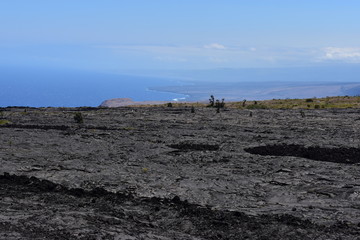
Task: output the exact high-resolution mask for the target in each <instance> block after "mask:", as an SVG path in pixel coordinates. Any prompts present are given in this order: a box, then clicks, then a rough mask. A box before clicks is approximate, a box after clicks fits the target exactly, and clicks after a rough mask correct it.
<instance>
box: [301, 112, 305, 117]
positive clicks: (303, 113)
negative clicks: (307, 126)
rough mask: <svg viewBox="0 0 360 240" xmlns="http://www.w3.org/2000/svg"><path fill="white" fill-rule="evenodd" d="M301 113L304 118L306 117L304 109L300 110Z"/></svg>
mask: <svg viewBox="0 0 360 240" xmlns="http://www.w3.org/2000/svg"><path fill="white" fill-rule="evenodd" d="M300 115H301V117H302V118H304V117H305V112H304V111H303V110H300Z"/></svg>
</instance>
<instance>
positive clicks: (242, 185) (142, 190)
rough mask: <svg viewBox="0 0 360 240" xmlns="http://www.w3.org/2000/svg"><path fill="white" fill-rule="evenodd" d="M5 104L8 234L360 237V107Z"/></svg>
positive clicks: (3, 181) (1, 227)
mask: <svg viewBox="0 0 360 240" xmlns="http://www.w3.org/2000/svg"><path fill="white" fill-rule="evenodd" d="M0 110H1V111H2V113H1V115H0V117H1V118H2V119H3V120H4V119H6V120H7V121H10V123H8V122H7V121H3V124H2V125H0V142H1V145H0V166H1V168H0V189H1V191H0V200H1V201H0V238H1V239H349V240H350V239H351V240H353V239H360V150H359V149H360V138H359V134H360V109H338V110H336V109H321V110H320V109H319V110H304V111H303V114H301V113H300V110H251V111H250V110H236V109H227V110H222V111H221V113H216V110H215V109H212V108H199V109H195V113H192V112H191V111H190V108H165V107H152V108H131V107H126V108H42V109H31V108H3V109H0ZM76 112H81V114H82V116H83V119H84V123H76V121H75V120H74V115H75V113H76ZM5 122H6V123H7V124H4V123H5Z"/></svg>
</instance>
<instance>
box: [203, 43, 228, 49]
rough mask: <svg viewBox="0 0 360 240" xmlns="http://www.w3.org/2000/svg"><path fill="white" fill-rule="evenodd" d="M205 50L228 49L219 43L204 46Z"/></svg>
mask: <svg viewBox="0 0 360 240" xmlns="http://www.w3.org/2000/svg"><path fill="white" fill-rule="evenodd" d="M204 48H206V49H219V50H224V49H226V47H225V46H224V45H222V44H219V43H211V44H207V45H204Z"/></svg>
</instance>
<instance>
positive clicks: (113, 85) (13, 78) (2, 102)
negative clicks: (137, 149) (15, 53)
mask: <svg viewBox="0 0 360 240" xmlns="http://www.w3.org/2000/svg"><path fill="white" fill-rule="evenodd" d="M179 84H180V83H179V81H178V80H174V79H164V78H156V77H141V76H126V75H119V74H108V73H97V72H87V71H75V70H49V69H47V70H42V69H29V68H20V69H16V68H6V69H5V68H0V85H1V88H0V107H7V106H29V107H79V106H91V107H96V106H99V105H100V104H101V103H102V102H103V101H105V100H107V99H111V98H131V99H132V100H134V101H151V100H154V101H173V100H174V99H175V100H177V99H185V98H186V96H185V95H183V94H176V93H169V92H158V91H154V90H150V88H151V87H165V86H168V85H169V86H176V85H179Z"/></svg>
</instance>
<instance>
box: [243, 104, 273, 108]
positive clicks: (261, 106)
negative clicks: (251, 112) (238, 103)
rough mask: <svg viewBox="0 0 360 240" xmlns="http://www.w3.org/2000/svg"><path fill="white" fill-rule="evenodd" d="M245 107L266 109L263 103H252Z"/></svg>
mask: <svg viewBox="0 0 360 240" xmlns="http://www.w3.org/2000/svg"><path fill="white" fill-rule="evenodd" d="M246 108H247V109H267V108H268V107H267V106H265V105H263V104H255V103H254V104H252V105H248V106H247V107H246Z"/></svg>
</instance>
